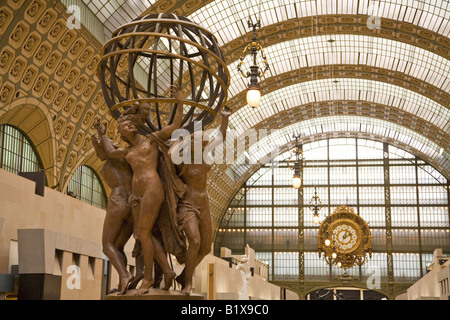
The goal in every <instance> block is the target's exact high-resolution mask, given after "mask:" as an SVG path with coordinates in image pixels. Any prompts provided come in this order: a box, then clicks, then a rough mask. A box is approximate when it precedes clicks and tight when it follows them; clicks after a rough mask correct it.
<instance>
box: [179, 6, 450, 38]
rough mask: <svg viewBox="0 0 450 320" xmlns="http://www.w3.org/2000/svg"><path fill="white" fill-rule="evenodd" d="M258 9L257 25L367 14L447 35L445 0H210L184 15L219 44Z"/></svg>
mask: <svg viewBox="0 0 450 320" xmlns="http://www.w3.org/2000/svg"><path fill="white" fill-rule="evenodd" d="M260 10H261V26H262V27H264V26H268V25H271V24H274V23H279V22H282V21H286V20H289V19H299V18H304V17H310V16H316V15H331V14H348V15H369V16H377V17H380V18H387V19H393V20H398V21H403V22H407V23H412V24H414V25H417V26H420V27H423V28H425V29H428V30H431V31H434V32H437V33H439V34H442V35H443V36H446V37H448V36H449V35H450V20H449V19H448V17H449V16H450V1H448V0H434V1H429V0H408V1H404V0H379V1H370V0H342V1H335V0H300V1H299V0H254V1H248V0H247V1H229V0H220V1H219V0H216V1H212V2H210V3H209V4H207V5H205V6H204V7H202V8H200V9H199V10H197V11H195V12H194V13H193V14H191V15H190V16H189V17H188V18H190V19H191V20H192V21H194V22H196V23H199V24H200V25H202V26H203V27H204V28H206V29H207V30H209V31H211V32H212V33H213V34H214V35H216V37H217V39H218V41H219V45H223V44H225V43H227V42H229V41H231V40H233V39H237V38H238V37H241V36H242V35H244V34H246V33H248V32H249V31H250V30H249V28H248V25H247V21H248V17H249V16H250V17H251V18H252V19H253V21H255V20H256V19H257V17H258V16H259V12H260Z"/></svg>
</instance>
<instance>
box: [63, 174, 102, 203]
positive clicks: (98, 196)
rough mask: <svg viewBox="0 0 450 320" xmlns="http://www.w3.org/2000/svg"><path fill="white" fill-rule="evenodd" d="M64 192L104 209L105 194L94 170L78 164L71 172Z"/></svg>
mask: <svg viewBox="0 0 450 320" xmlns="http://www.w3.org/2000/svg"><path fill="white" fill-rule="evenodd" d="M66 193H67V194H68V195H70V196H72V197H74V198H77V199H79V200H81V201H84V202H86V203H89V204H92V205H94V206H96V207H99V208H102V209H106V196H105V190H104V188H103V185H102V183H101V181H100V178H99V177H98V175H97V174H96V173H95V171H94V170H92V169H91V168H89V167H87V166H80V167H78V169H77V170H76V171H75V173H74V174H73V176H72V178H71V179H70V181H69V185H68V186H67V191H66Z"/></svg>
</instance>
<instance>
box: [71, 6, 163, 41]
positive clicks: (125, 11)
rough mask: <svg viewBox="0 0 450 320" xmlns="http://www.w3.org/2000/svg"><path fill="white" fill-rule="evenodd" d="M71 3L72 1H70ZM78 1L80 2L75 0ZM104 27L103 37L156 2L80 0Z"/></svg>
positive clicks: (109, 35) (109, 36)
mask: <svg viewBox="0 0 450 320" xmlns="http://www.w3.org/2000/svg"><path fill="white" fill-rule="evenodd" d="M72 1H73V0H72ZM77 1H80V0H77ZM82 1H83V2H84V4H85V5H86V6H87V7H88V8H89V10H91V11H92V13H93V14H94V15H95V16H96V17H97V18H98V19H99V20H100V22H101V23H103V25H104V29H105V35H106V37H107V38H108V39H109V38H111V34H112V33H113V32H114V31H115V30H116V29H117V28H118V27H120V26H121V25H123V24H125V23H128V22H130V21H132V20H133V19H136V18H137V17H138V16H139V15H140V14H141V13H142V12H144V11H145V10H147V9H148V8H150V7H151V6H152V4H154V3H155V2H157V0H82Z"/></svg>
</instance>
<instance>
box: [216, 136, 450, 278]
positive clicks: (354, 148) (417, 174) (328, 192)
mask: <svg viewBox="0 0 450 320" xmlns="http://www.w3.org/2000/svg"><path fill="white" fill-rule="evenodd" d="M289 155H290V153H289V152H286V153H285V154H282V155H280V156H279V158H277V159H276V160H279V161H278V163H276V164H277V165H275V164H273V165H272V164H271V163H268V164H266V165H264V166H262V167H261V168H260V169H259V170H258V171H257V172H255V173H254V174H253V175H252V176H251V177H250V179H248V180H247V181H246V183H245V184H244V185H243V186H242V188H241V190H240V191H239V192H238V193H237V194H236V195H235V196H234V198H233V200H232V201H231V203H230V205H229V207H228V209H227V212H226V213H225V215H224V216H223V218H222V220H221V222H220V225H219V230H218V233H217V237H216V240H215V241H216V243H215V245H214V247H215V248H219V249H220V248H221V247H227V248H228V249H230V250H231V251H232V252H233V254H236V255H238V254H243V253H244V250H245V247H246V245H249V246H250V247H252V248H253V249H254V250H255V257H256V258H257V259H259V260H261V261H263V262H265V263H267V264H268V265H269V280H273V281H298V278H299V277H304V279H305V282H309V283H310V284H314V281H323V279H335V278H336V277H338V276H340V275H341V274H342V272H343V271H342V269H340V268H337V267H334V266H333V267H330V266H329V265H328V264H327V263H326V262H325V261H324V260H323V259H322V258H320V257H319V255H318V252H317V249H318V246H317V234H318V228H319V226H318V225H315V224H314V223H313V219H312V217H313V213H312V211H311V209H310V207H309V203H310V200H311V198H312V196H313V195H314V192H315V191H316V190H317V195H318V196H319V197H320V199H321V202H322V209H321V210H320V212H319V215H320V218H321V221H322V220H323V219H324V218H325V217H326V216H328V214H329V213H331V212H333V210H334V208H336V207H337V206H339V205H347V206H349V207H352V208H353V209H354V210H355V212H357V213H358V214H359V215H360V216H361V217H362V218H363V219H364V220H365V221H366V222H368V223H369V227H370V229H371V234H372V236H373V239H372V245H373V255H372V258H371V259H370V263H368V264H366V265H364V266H362V267H361V268H359V267H353V268H351V269H349V270H347V273H348V274H349V275H351V276H353V277H360V275H367V274H369V271H370V270H371V269H370V268H372V267H373V266H379V267H380V269H379V273H378V274H379V275H380V279H381V281H387V279H388V277H389V274H388V263H390V261H392V269H393V277H394V279H395V281H398V282H403V283H413V282H415V281H417V280H418V279H419V278H420V277H421V276H423V275H424V274H425V273H426V272H427V270H426V267H427V265H428V263H429V262H431V261H432V260H433V252H434V250H435V249H436V248H441V249H442V251H443V253H444V254H445V255H448V254H449V253H450V232H449V227H450V208H449V199H450V191H449V190H448V186H449V185H450V181H448V180H447V179H446V177H445V176H443V175H442V174H441V173H439V172H438V171H437V170H436V169H435V168H433V167H432V166H431V165H429V164H428V163H426V162H425V161H423V160H422V159H420V158H419V157H417V156H414V155H413V154H410V153H408V152H406V151H404V150H401V149H399V148H397V147H395V146H392V145H388V144H386V143H381V142H376V141H371V140H365V139H359V138H358V139H355V138H342V139H327V140H320V141H316V142H312V143H306V144H303V155H304V158H305V160H306V165H305V167H304V169H303V183H302V186H301V187H300V188H299V189H298V190H297V189H294V188H293V187H292V176H293V172H292V170H290V169H289V167H288V166H287V162H286V160H285V159H286V158H287V157H288V156H289ZM388 234H390V235H391V239H392V240H391V242H392V249H391V250H390V251H388V249H387V248H388V247H387V235H388ZM299 239H300V240H301V241H299ZM216 250H218V249H216ZM216 255H219V253H218V251H216ZM372 271H373V270H372Z"/></svg>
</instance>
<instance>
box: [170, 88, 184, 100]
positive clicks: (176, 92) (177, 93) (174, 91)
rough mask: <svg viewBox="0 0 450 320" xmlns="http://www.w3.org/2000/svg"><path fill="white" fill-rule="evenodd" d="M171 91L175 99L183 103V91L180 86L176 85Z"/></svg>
mask: <svg viewBox="0 0 450 320" xmlns="http://www.w3.org/2000/svg"><path fill="white" fill-rule="evenodd" d="M170 91H171V92H172V94H173V96H174V97H175V99H177V101H178V102H181V101H183V96H182V94H181V90H180V87H179V86H178V84H174V85H173V86H171V87H170Z"/></svg>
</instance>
